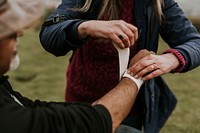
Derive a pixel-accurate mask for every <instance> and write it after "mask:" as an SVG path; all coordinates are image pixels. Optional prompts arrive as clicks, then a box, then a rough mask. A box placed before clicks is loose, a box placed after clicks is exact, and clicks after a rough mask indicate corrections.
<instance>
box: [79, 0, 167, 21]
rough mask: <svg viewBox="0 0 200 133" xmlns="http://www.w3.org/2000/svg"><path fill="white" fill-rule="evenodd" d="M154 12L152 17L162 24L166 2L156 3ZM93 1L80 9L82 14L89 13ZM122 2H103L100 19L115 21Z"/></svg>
mask: <svg viewBox="0 0 200 133" xmlns="http://www.w3.org/2000/svg"><path fill="white" fill-rule="evenodd" d="M154 2H155V3H154V10H153V14H152V16H153V17H155V16H156V15H157V16H158V21H159V23H161V21H162V19H163V17H164V15H163V12H162V8H163V7H164V0H155V1H154ZM91 3H92V0H85V3H84V5H83V6H82V7H81V8H79V9H78V11H81V12H87V11H88V10H89V8H90V6H91ZM120 7H121V0H102V6H101V9H100V12H99V15H98V19H105V20H115V19H119V16H120Z"/></svg>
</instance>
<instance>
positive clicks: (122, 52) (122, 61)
mask: <svg viewBox="0 0 200 133" xmlns="http://www.w3.org/2000/svg"><path fill="white" fill-rule="evenodd" d="M113 45H114V47H115V48H116V49H117V52H118V57H119V80H121V78H122V77H128V78H130V79H131V80H133V81H134V82H135V83H136V85H137V87H138V90H139V89H140V87H141V85H142V83H143V80H142V79H141V78H138V79H136V78H134V77H132V76H131V75H130V74H128V73H127V67H128V61H129V55H130V49H129V48H124V49H121V48H119V46H118V45H117V44H115V43H114V42H113Z"/></svg>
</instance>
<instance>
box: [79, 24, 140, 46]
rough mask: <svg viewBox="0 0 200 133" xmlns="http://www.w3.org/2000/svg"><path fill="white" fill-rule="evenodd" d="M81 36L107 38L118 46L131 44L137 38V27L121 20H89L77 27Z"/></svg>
mask: <svg viewBox="0 0 200 133" xmlns="http://www.w3.org/2000/svg"><path fill="white" fill-rule="evenodd" d="M78 32H79V35H80V37H81V38H85V37H92V38H96V39H109V40H112V41H113V42H114V43H116V44H117V45H118V46H119V47H120V48H127V47H130V46H132V45H133V44H134V43H135V41H137V39H138V29H137V27H135V26H133V25H132V24H129V23H126V22H125V21H123V20H111V21H101V20H90V21H86V22H83V23H81V24H80V25H79V27H78Z"/></svg>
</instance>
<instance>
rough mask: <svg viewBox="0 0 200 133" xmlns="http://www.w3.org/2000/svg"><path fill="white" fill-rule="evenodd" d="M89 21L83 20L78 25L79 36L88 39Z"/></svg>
mask: <svg viewBox="0 0 200 133" xmlns="http://www.w3.org/2000/svg"><path fill="white" fill-rule="evenodd" d="M86 30H87V21H85V22H82V23H81V24H80V25H79V26H78V33H79V37H80V38H81V39H87V38H88V35H87V32H86Z"/></svg>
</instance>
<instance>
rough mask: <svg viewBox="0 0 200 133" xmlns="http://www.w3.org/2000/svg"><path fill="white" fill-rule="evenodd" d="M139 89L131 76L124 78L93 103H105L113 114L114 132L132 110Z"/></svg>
mask: <svg viewBox="0 0 200 133" xmlns="http://www.w3.org/2000/svg"><path fill="white" fill-rule="evenodd" d="M137 92H138V89H137V86H136V84H135V83H134V82H133V81H132V80H131V79H129V78H122V80H121V81H120V83H119V84H118V85H117V86H116V87H115V88H114V89H112V90H111V91H110V92H108V93H107V94H106V95H105V96H103V97H102V98H101V99H99V100H98V101H96V102H94V103H93V105H96V104H102V105H104V106H105V107H106V108H107V109H108V111H109V112H110V114H111V117H112V123H113V132H114V131H115V129H116V128H117V127H118V126H119V125H120V123H121V122H122V120H123V119H124V118H125V117H126V116H127V115H128V113H129V112H130V110H131V108H132V105H133V103H134V101H135V97H136V95H137Z"/></svg>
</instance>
